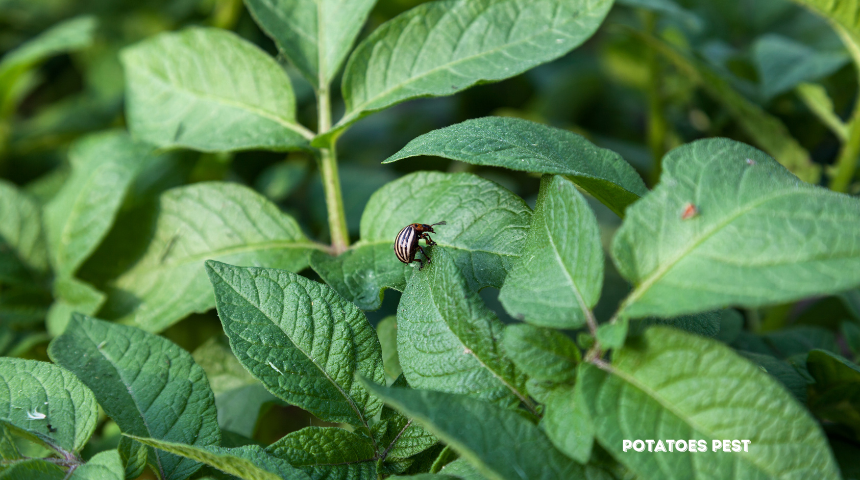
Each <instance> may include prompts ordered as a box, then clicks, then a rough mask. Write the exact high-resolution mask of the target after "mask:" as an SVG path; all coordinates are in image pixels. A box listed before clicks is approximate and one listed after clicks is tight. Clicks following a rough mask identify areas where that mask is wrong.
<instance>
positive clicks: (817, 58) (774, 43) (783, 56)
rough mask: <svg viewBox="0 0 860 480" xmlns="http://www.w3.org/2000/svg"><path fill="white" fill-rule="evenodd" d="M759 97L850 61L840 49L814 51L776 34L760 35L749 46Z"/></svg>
mask: <svg viewBox="0 0 860 480" xmlns="http://www.w3.org/2000/svg"><path fill="white" fill-rule="evenodd" d="M752 54H753V59H754V60H755V63H756V66H757V67H758V73H759V81H760V83H761V92H762V96H763V97H764V98H765V99H770V98H773V97H774V96H776V95H779V94H780V93H783V92H786V91H788V90H791V89H792V88H794V87H796V86H797V85H798V84H800V83H803V82H809V81H814V80H818V79H819V78H822V77H826V76H828V75H830V74H831V73H833V72H835V71H836V70H838V69H839V68H841V67H842V66H844V65H845V64H846V63H848V62H849V61H850V57H849V56H848V54H847V53H845V52H843V51H830V52H827V51H822V52H819V51H816V50H814V49H812V48H810V47H807V46H806V45H804V44H802V43H798V42H795V41H794V40H791V39H789V38H786V37H782V36H779V35H772V34H771V35H764V36H762V37H760V38H759V39H757V40H756V42H755V43H754V44H753V46H752Z"/></svg>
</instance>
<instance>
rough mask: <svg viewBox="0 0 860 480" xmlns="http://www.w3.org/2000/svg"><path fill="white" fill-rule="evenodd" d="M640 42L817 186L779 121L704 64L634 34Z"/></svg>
mask: <svg viewBox="0 0 860 480" xmlns="http://www.w3.org/2000/svg"><path fill="white" fill-rule="evenodd" d="M638 37H639V38H641V39H642V41H644V42H646V43H647V44H648V45H649V46H650V47H652V48H654V49H655V50H656V52H657V53H659V54H660V55H662V56H663V57H664V58H666V60H668V61H669V62H671V63H672V64H674V65H675V68H677V69H678V70H679V71H680V72H681V74H683V75H684V76H686V77H687V78H688V79H690V80H691V81H694V82H696V83H697V84H699V85H700V86H701V87H702V88H703V89H704V90H705V92H706V93H707V94H708V95H710V96H711V97H713V98H714V99H715V100H716V101H718V102H720V103H721V104H723V107H724V108H725V109H726V110H727V111H728V112H729V114H730V115H732V117H734V119H735V121H736V122H738V124H739V125H740V127H741V128H742V129H743V130H744V131H746V133H747V134H748V135H749V136H750V138H751V139H752V141H753V142H754V143H755V144H756V145H758V146H759V147H761V148H762V149H763V150H765V151H766V152H768V153H769V154H771V155H772V156H773V157H774V158H775V159H777V161H779V163H781V164H782V165H784V166H785V168H787V169H789V170H791V172H792V173H794V174H795V175H797V176H798V177H799V178H800V179H801V180H803V181H804V182H809V183H818V179H819V177H820V176H821V168H820V167H819V166H818V164H816V163H814V162H813V161H812V159H811V158H810V156H809V152H807V151H806V150H805V149H804V148H803V146H801V145H800V143H798V141H797V140H796V139H795V138H794V137H792V136H791V133H790V132H789V131H788V128H786V126H785V124H783V123H782V121H781V120H780V119H779V118H777V117H774V116H773V115H771V114H769V113H767V112H766V111H764V110H762V108H761V107H759V106H758V105H756V104H755V103H753V102H751V101H749V100H747V99H746V97H744V96H743V95H741V94H740V93H738V92H737V91H736V90H735V89H734V88H733V87H732V86H731V84H729V82H728V81H727V80H726V79H724V78H722V77H721V76H719V75H718V74H717V73H715V72H714V71H713V70H712V69H710V68H709V67H708V66H707V65H705V64H704V63H702V62H700V61H698V60H697V59H695V58H691V57H690V56H688V55H686V54H684V53H682V52H680V51H678V50H677V49H675V48H674V47H672V46H670V45H669V44H667V43H666V42H663V41H662V40H658V39H656V38H654V37H651V36H647V35H642V34H638Z"/></svg>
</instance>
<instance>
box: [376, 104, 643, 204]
mask: <svg viewBox="0 0 860 480" xmlns="http://www.w3.org/2000/svg"><path fill="white" fill-rule="evenodd" d="M419 155H435V156H438V157H444V158H450V159H452V160H460V161H462V162H467V163H471V164H473V165H489V166H494V167H504V168H509V169H511V170H518V171H524V172H535V173H547V174H557V175H565V176H567V177H568V178H569V179H570V180H571V181H572V182H574V183H576V184H577V185H579V186H580V187H582V189H583V190H585V191H587V192H588V193H590V194H591V195H593V196H594V197H595V198H597V199H598V200H600V201H601V202H603V203H604V204H605V205H606V206H608V207H609V208H611V209H612V211H613V212H615V213H617V214H618V215H619V216H622V217H623V216H624V209H626V208H627V206H628V205H630V204H631V203H633V202H635V201H636V200H638V199H639V197H641V196H642V195H645V193H647V192H648V189H647V188H646V187H645V183H644V182H643V181H642V178H641V177H640V176H639V174H638V173H636V170H634V169H633V167H631V166H630V164H629V163H627V162H626V161H624V159H623V158H621V155H618V154H617V153H615V152H613V151H611V150H606V149H603V148H599V147H597V146H595V145H594V144H592V143H591V142H589V141H588V140H586V139H585V138H583V137H582V136H580V135H577V134H575V133H573V132H569V131H567V130H561V129H558V128H553V127H549V126H546V125H541V124H539V123H534V122H530V121H528V120H522V119H519V118H507V117H484V118H476V119H473V120H467V121H465V122H463V123H458V124H456V125H451V126H450V127H446V128H441V129H439V130H433V131H432V132H429V133H425V134H424V135H421V136H420V137H417V138H415V139H413V140H412V141H411V142H409V143H408V144H407V145H406V146H405V147H403V148H402V149H401V150H400V151H399V152H397V153H395V154H394V155H392V156H390V157H388V158H387V159H386V160H385V161H384V162H382V163H391V162H395V161H397V160H402V159H404V158H409V157H416V156H419Z"/></svg>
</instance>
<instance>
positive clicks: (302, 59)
mask: <svg viewBox="0 0 860 480" xmlns="http://www.w3.org/2000/svg"><path fill="white" fill-rule="evenodd" d="M245 3H246V4H247V5H248V11H249V12H251V16H253V17H254V20H256V22H257V23H258V24H259V25H260V27H261V28H262V29H263V30H264V31H265V32H266V33H267V34H268V35H269V36H270V37H272V39H274V40H275V43H277V44H278V48H279V49H280V50H281V51H282V52H283V53H284V55H285V56H286V57H287V58H288V59H290V62H292V64H293V65H295V66H296V68H298V69H299V71H300V72H302V74H303V75H304V76H305V78H307V79H308V81H310V82H311V84H312V85H313V86H314V87H316V88H319V87H321V86H322V87H323V88H326V87H327V86H328V85H329V83H331V81H332V79H333V78H334V76H335V75H336V74H337V71H338V70H339V69H340V66H341V64H343V60H344V59H345V58H346V54H347V53H349V49H350V47H352V43H353V42H354V41H355V37H356V36H357V35H358V32H359V31H361V26H362V25H364V20H365V19H366V18H367V14H369V13H370V10H371V9H372V8H373V4H374V3H376V0H246V1H245Z"/></svg>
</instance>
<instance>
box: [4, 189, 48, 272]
mask: <svg viewBox="0 0 860 480" xmlns="http://www.w3.org/2000/svg"><path fill="white" fill-rule="evenodd" d="M47 271H48V250H47V248H46V247H45V234H44V232H43V230H42V218H41V213H40V210H39V205H38V204H37V203H36V202H35V200H33V199H32V198H31V197H30V196H29V195H27V194H26V193H24V192H22V191H21V190H19V189H18V188H17V187H16V186H15V185H14V184H12V183H10V182H7V181H6V180H3V179H0V284H5V283H8V284H16V283H19V282H27V281H33V280H35V279H37V278H38V277H40V276H42V275H45V274H46V273H47Z"/></svg>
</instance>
